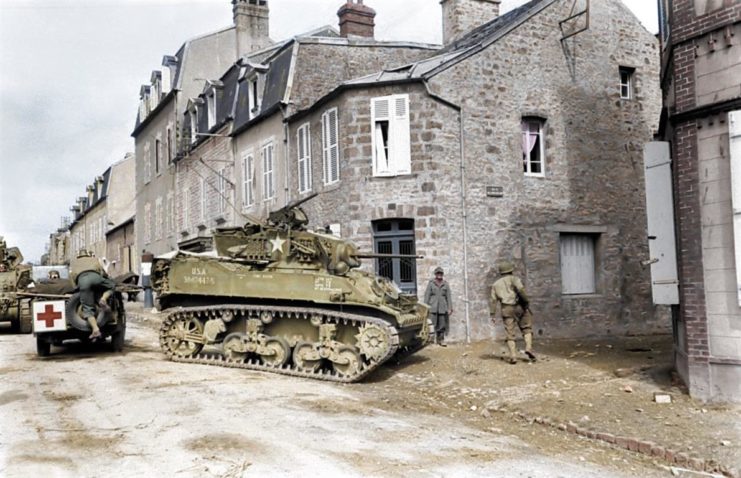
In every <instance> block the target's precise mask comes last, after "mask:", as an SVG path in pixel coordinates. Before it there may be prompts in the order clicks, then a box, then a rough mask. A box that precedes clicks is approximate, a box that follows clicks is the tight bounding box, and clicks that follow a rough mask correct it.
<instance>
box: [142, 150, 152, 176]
mask: <svg viewBox="0 0 741 478" xmlns="http://www.w3.org/2000/svg"><path fill="white" fill-rule="evenodd" d="M151 153H152V151H151V146H150V144H149V142H147V143H146V144H145V145H144V161H143V163H144V178H143V179H144V184H147V183H149V181H151V180H152V158H151Z"/></svg>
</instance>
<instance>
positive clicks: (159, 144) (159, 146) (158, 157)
mask: <svg viewBox="0 0 741 478" xmlns="http://www.w3.org/2000/svg"><path fill="white" fill-rule="evenodd" d="M161 149H162V141H160V140H159V139H155V140H154V174H156V175H159V174H160V161H161V160H162V158H161V156H162V155H161V154H160V150H161Z"/></svg>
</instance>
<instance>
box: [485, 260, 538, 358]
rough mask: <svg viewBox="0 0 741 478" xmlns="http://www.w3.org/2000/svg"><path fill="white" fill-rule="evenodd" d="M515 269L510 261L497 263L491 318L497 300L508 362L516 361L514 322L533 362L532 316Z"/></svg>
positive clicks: (492, 292)
mask: <svg viewBox="0 0 741 478" xmlns="http://www.w3.org/2000/svg"><path fill="white" fill-rule="evenodd" d="M514 270H515V268H514V266H513V265H512V263H511V262H507V261H504V262H501V263H500V264H499V274H500V275H501V276H502V277H500V278H499V279H498V280H497V281H496V282H494V285H493V286H492V288H491V304H492V305H491V318H492V320H494V316H495V315H496V311H497V310H496V307H497V302H499V303H501V304H502V320H503V321H504V329H505V330H506V332H507V348H509V363H511V364H516V363H517V349H516V347H515V324H516V325H517V326H518V327H519V328H520V332H522V337H523V338H524V339H525V354H527V356H528V357H529V358H530V360H532V361H533V362H535V360H536V357H535V354H533V316H532V314H531V313H530V307H529V306H530V299H529V298H528V296H527V293H526V292H525V286H524V285H522V280H520V278H519V277H517V276H516V275H513V274H512V272H513V271H514Z"/></svg>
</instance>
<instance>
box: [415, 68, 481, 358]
mask: <svg viewBox="0 0 741 478" xmlns="http://www.w3.org/2000/svg"><path fill="white" fill-rule="evenodd" d="M422 83H423V84H424V85H425V90H427V94H428V95H429V96H430V97H431V98H433V99H435V100H437V101H439V102H441V103H443V104H445V105H448V106H450V107H451V108H453V109H454V110H456V111H457V112H458V126H459V128H460V138H461V139H460V170H461V210H462V220H463V303H464V304H465V322H466V343H467V344H470V343H471V315H470V307H469V301H468V206H467V204H466V162H465V158H466V146H465V134H464V133H465V130H464V127H463V119H464V113H463V107H462V106H460V105H458V104H456V103H453V102H452V101H450V100H446V99H445V98H442V97H441V96H439V95H437V94H436V93H434V92H433V91H432V90H431V89H430V84H429V83H428V82H427V79H426V78H423V79H422Z"/></svg>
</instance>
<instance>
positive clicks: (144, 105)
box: [139, 85, 151, 121]
mask: <svg viewBox="0 0 741 478" xmlns="http://www.w3.org/2000/svg"><path fill="white" fill-rule="evenodd" d="M150 91H151V86H150V85H142V87H141V88H140V89H139V121H144V119H145V118H146V117H147V115H149V112H150V111H151V108H150V106H151V105H150V101H151V100H150Z"/></svg>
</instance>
